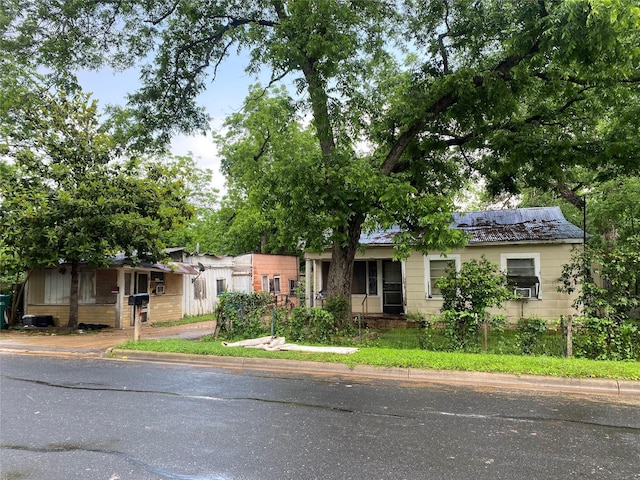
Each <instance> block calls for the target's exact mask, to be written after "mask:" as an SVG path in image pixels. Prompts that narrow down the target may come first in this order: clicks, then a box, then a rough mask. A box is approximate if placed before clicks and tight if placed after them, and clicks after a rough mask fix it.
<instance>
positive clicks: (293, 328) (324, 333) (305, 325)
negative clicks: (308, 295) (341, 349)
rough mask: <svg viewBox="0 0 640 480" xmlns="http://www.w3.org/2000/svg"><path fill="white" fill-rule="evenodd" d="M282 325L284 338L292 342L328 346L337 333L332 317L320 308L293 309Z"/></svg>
mask: <svg viewBox="0 0 640 480" xmlns="http://www.w3.org/2000/svg"><path fill="white" fill-rule="evenodd" d="M284 325H285V326H284V330H283V333H284V336H285V337H286V338H287V340H288V341H292V342H307V343H324V344H328V343H330V342H331V339H332V338H333V336H334V335H335V334H336V333H337V330H336V326H335V322H334V320H333V315H331V313H329V312H327V311H326V310H322V309H320V308H305V307H297V308H294V309H293V310H291V312H290V313H289V315H288V316H287V318H286V319H285V320H284Z"/></svg>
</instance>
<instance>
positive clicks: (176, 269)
mask: <svg viewBox="0 0 640 480" xmlns="http://www.w3.org/2000/svg"><path fill="white" fill-rule="evenodd" d="M112 263H113V264H114V265H131V266H134V262H132V260H131V258H130V257H127V256H125V255H124V254H123V253H118V254H116V255H115V256H114V257H113V258H112ZM135 267H138V268H148V269H151V270H161V271H163V272H167V273H181V274H183V275H198V273H199V271H198V269H197V268H196V267H194V266H193V265H190V264H188V263H183V262H166V263H149V262H137V263H135Z"/></svg>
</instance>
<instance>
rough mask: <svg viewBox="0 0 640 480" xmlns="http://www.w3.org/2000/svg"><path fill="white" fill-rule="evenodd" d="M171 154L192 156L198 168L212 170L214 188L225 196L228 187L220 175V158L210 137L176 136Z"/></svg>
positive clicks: (172, 143) (172, 142)
mask: <svg viewBox="0 0 640 480" xmlns="http://www.w3.org/2000/svg"><path fill="white" fill-rule="evenodd" d="M171 152H172V153H173V154H174V155H187V154H191V155H192V156H193V158H194V159H195V161H196V163H197V165H198V167H200V168H202V169H210V170H212V171H213V181H212V186H213V187H214V188H216V189H217V190H218V191H219V192H220V195H221V196H222V195H224V192H225V191H226V186H225V178H224V176H223V175H222V173H220V156H219V155H218V148H217V146H216V145H215V143H214V142H213V139H212V138H211V136H210V135H207V136H205V135H176V136H175V137H174V138H173V140H172V141H171Z"/></svg>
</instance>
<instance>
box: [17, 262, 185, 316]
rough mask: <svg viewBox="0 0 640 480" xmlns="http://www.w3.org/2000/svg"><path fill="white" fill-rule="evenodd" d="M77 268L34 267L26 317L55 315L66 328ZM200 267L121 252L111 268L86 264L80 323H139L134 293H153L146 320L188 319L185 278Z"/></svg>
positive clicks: (81, 277) (82, 273) (82, 272)
mask: <svg viewBox="0 0 640 480" xmlns="http://www.w3.org/2000/svg"><path fill="white" fill-rule="evenodd" d="M70 271H71V267H70V265H67V264H60V265H57V266H55V267H50V268H45V269H43V270H38V271H34V272H32V273H31V275H29V278H28V280H27V282H26V285H25V294H24V295H25V302H24V305H25V315H33V316H35V317H41V316H43V317H46V316H50V317H53V322H54V324H55V325H58V326H64V325H66V323H67V319H68V318H69V290H70V284H71V274H70ZM197 274H198V270H197V269H195V268H193V267H192V266H191V265H188V264H185V263H176V262H171V263H168V264H160V263H156V264H149V263H138V264H136V265H135V266H134V265H132V263H131V262H130V260H129V259H127V258H125V257H123V256H118V257H116V258H115V259H114V260H113V265H112V266H111V267H108V268H89V267H88V266H81V267H80V271H79V301H78V303H79V305H78V323H79V324H80V323H84V324H100V325H108V326H110V327H115V328H125V327H130V326H132V325H133V312H134V307H133V306H130V305H129V296H130V295H133V294H138V293H148V294H149V303H148V305H146V306H144V307H142V308H141V309H140V310H141V312H139V313H141V317H142V320H143V321H148V322H150V323H154V322H164V321H175V320H180V319H181V318H182V317H183V309H182V293H183V277H189V278H190V277H194V276H195V275H197Z"/></svg>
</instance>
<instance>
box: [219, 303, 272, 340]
mask: <svg viewBox="0 0 640 480" xmlns="http://www.w3.org/2000/svg"><path fill="white" fill-rule="evenodd" d="M272 302H273V298H272V297H271V296H270V295H269V294H267V293H264V292H254V293H242V292H226V293H224V294H222V295H220V298H219V299H218V306H217V308H216V316H217V319H218V326H219V329H220V333H221V334H222V335H223V336H224V337H225V338H253V337H259V336H262V335H264V334H265V333H267V326H266V323H265V321H264V317H265V314H266V313H267V307H268V306H269V304H271V303H272Z"/></svg>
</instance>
